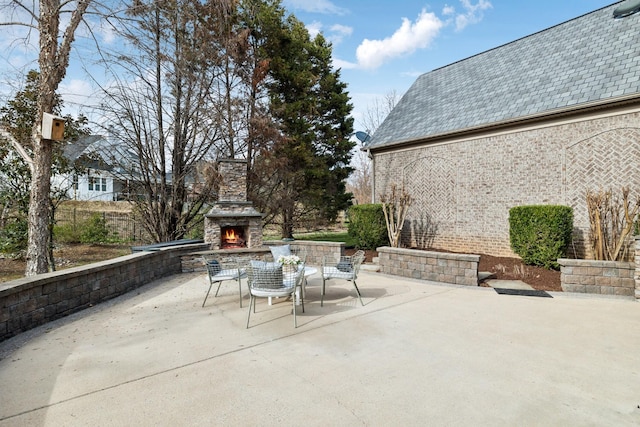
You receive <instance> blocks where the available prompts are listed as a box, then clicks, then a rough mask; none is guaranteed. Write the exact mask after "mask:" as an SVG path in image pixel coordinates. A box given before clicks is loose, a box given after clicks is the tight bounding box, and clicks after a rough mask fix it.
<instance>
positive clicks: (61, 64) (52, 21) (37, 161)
mask: <svg viewBox="0 0 640 427" xmlns="http://www.w3.org/2000/svg"><path fill="white" fill-rule="evenodd" d="M89 2H90V0H79V1H78V4H77V7H76V9H74V10H73V12H72V14H71V20H70V21H69V24H68V26H67V28H66V29H65V32H64V36H63V38H62V41H61V42H60V43H58V31H59V27H60V7H61V3H60V0H40V6H39V11H40V15H39V18H38V30H39V33H40V54H39V57H38V65H39V66H40V93H39V95H38V103H37V105H38V109H37V115H36V121H35V123H34V125H33V131H32V134H31V140H32V144H33V168H32V175H31V199H30V201H29V238H28V243H27V267H26V271H25V275H26V276H33V275H36V274H41V273H46V272H47V270H48V266H49V262H48V255H49V218H50V215H49V214H50V212H49V209H50V206H51V203H50V200H49V198H50V195H49V190H50V189H51V183H50V180H51V164H52V159H53V141H50V140H46V139H43V138H42V114H43V113H45V112H46V113H51V112H52V110H53V106H54V102H55V97H54V95H55V91H56V90H57V89H58V85H59V84H60V82H61V81H62V79H63V78H64V76H65V74H66V72H67V66H68V65H69V52H70V50H71V44H72V42H73V39H74V33H75V30H76V28H77V27H78V25H79V24H80V21H81V20H82V16H83V14H84V12H85V11H86V10H87V7H88V5H89Z"/></svg>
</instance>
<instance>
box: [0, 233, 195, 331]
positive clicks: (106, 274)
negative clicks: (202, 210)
mask: <svg viewBox="0 0 640 427" xmlns="http://www.w3.org/2000/svg"><path fill="white" fill-rule="evenodd" d="M204 247H206V246H205V245H185V246H176V247H171V248H163V249H159V250H157V251H153V252H138V253H135V254H131V255H125V256H122V257H118V258H114V259H112V260H108V261H102V262H97V263H93V264H89V265H86V266H82V267H74V268H69V269H66V270H62V271H56V272H52V273H45V274H40V275H37V276H33V277H24V278H21V279H17V280H12V281H9V282H5V283H2V284H0V341H2V340H5V339H7V338H9V337H12V336H14V335H17V334H18V333H20V332H24V331H27V330H29V329H32V328H34V327H36V326H39V325H42V324H44V323H47V322H50V321H52V320H55V319H59V318H61V317H64V316H67V315H69V314H72V313H74V312H77V311H80V310H83V309H85V308H88V307H91V306H93V305H95V304H98V303H100V302H103V301H106V300H109V299H111V298H114V297H117V296H119V295H122V294H125V293H127V292H129V291H131V290H133V289H136V288H138V287H140V286H142V285H145V284H147V283H149V282H152V281H154V280H156V279H159V278H162V277H165V276H169V275H172V274H176V273H180V272H181V271H182V263H181V255H182V254H184V253H188V252H193V251H194V250H195V251H197V250H201V249H203V248H204Z"/></svg>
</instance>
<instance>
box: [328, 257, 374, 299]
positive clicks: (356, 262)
mask: <svg viewBox="0 0 640 427" xmlns="http://www.w3.org/2000/svg"><path fill="white" fill-rule="evenodd" d="M363 261H364V251H357V252H356V253H355V254H353V255H351V256H346V255H342V256H340V257H339V259H335V258H331V259H330V258H327V257H326V256H325V257H323V258H322V292H321V298H320V306H322V305H323V304H324V294H325V283H326V281H327V280H331V279H343V280H347V281H349V282H352V283H353V287H354V288H355V289H356V293H357V294H358V299H360V304H362V305H363V306H364V303H363V302H362V295H360V290H359V289H358V285H357V284H356V279H357V278H358V273H359V272H360V265H361V264H362V263H363Z"/></svg>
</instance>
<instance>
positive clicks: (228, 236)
mask: <svg viewBox="0 0 640 427" xmlns="http://www.w3.org/2000/svg"><path fill="white" fill-rule="evenodd" d="M224 238H225V240H226V241H227V242H235V241H236V240H238V236H236V231H235V230H234V229H229V230H226V231H225V233H224Z"/></svg>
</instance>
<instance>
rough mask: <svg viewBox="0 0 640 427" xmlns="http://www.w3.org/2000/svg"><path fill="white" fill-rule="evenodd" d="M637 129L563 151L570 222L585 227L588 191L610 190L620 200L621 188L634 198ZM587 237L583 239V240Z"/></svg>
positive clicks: (595, 138) (639, 136)
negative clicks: (628, 190)
mask: <svg viewBox="0 0 640 427" xmlns="http://www.w3.org/2000/svg"><path fill="white" fill-rule="evenodd" d="M638 159H640V129H637V128H625V129H613V130H610V131H607V132H603V133H601V134H598V135H595V136H592V137H590V138H587V139H584V140H581V141H579V142H577V143H575V144H572V145H570V146H569V147H567V154H566V171H567V172H566V200H567V202H568V204H569V206H571V207H572V208H573V214H574V222H575V223H578V224H588V223H589V216H588V213H587V208H586V202H585V200H586V194H587V191H588V190H591V191H600V190H612V191H613V194H614V196H620V194H621V191H620V190H621V188H622V187H630V188H631V196H632V197H634V198H635V195H637V194H638V185H637V184H638V172H639V170H640V165H639V164H638ZM585 237H587V236H585Z"/></svg>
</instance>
